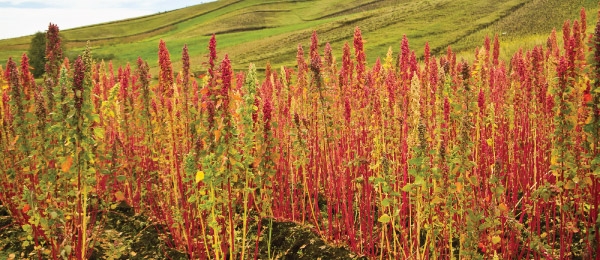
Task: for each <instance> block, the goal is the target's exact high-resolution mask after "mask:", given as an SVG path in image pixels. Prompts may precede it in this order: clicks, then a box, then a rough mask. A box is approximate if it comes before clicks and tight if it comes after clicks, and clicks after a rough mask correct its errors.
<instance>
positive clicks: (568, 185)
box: [565, 180, 575, 190]
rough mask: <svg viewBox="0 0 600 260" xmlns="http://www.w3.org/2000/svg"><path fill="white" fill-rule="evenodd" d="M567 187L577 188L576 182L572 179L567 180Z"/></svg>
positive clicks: (569, 188)
mask: <svg viewBox="0 0 600 260" xmlns="http://www.w3.org/2000/svg"><path fill="white" fill-rule="evenodd" d="M565 189H566V190H572V189H575V182H573V181H572V180H569V181H567V183H565Z"/></svg>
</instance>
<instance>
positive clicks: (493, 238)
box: [492, 236, 502, 245]
mask: <svg viewBox="0 0 600 260" xmlns="http://www.w3.org/2000/svg"><path fill="white" fill-rule="evenodd" d="M500 241H502V239H501V238H500V236H493V237H492V243H493V244H494V245H495V244H498V243H500Z"/></svg>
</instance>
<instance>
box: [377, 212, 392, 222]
mask: <svg viewBox="0 0 600 260" xmlns="http://www.w3.org/2000/svg"><path fill="white" fill-rule="evenodd" d="M390 220H392V218H391V217H390V216H389V215H388V214H383V215H381V217H379V219H377V221H379V222H381V223H384V224H385V223H388V222H390Z"/></svg>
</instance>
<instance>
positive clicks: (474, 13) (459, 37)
mask: <svg viewBox="0 0 600 260" xmlns="http://www.w3.org/2000/svg"><path fill="white" fill-rule="evenodd" d="M581 7H585V8H586V10H588V29H589V30H590V32H591V29H593V26H594V24H595V21H596V18H597V15H596V12H597V10H598V2H597V1H592V0H570V1H565V0H371V1H367V0H360V1H358V0H295V1H294V0H221V1H216V2H211V3H206V4H200V5H196V6H191V7H187V8H182V9H177V10H174V11H170V12H164V13H159V14H155V15H150V16H144V17H138V18H132V19H127V20H122V21H115V22H109V23H102V24H97V25H92V26H86V27H80V28H75V29H70V30H64V31H61V33H62V35H63V36H64V39H65V41H64V42H65V44H66V48H67V55H68V56H70V57H74V56H75V55H77V54H78V53H80V52H81V51H82V50H83V48H84V46H85V44H86V42H87V41H89V42H90V44H91V46H92V49H93V55H95V56H96V57H99V58H111V59H113V63H114V64H115V66H119V65H124V64H126V63H127V62H131V63H133V62H135V59H136V58H137V57H138V56H141V57H142V58H143V59H145V60H147V61H148V63H149V64H150V65H151V66H154V67H156V61H157V52H158V42H159V39H161V38H162V39H164V40H165V41H166V43H167V46H168V48H169V50H170V53H171V59H172V60H173V63H174V64H175V66H176V68H175V69H176V70H177V69H178V68H177V66H178V64H179V60H180V55H181V49H182V47H183V45H184V44H188V48H189V51H190V55H191V56H192V61H191V62H192V70H193V71H203V70H204V68H203V65H202V64H203V62H205V61H206V57H205V54H206V53H207V44H208V39H209V37H210V35H211V34H213V33H215V34H216V35H217V50H218V52H219V57H223V55H224V54H225V53H228V54H229V55H230V57H231V59H232V61H233V62H234V63H233V66H234V69H245V68H246V66H247V65H248V64H249V63H251V62H252V63H256V64H257V66H258V67H264V65H265V64H266V63H267V61H270V62H271V64H272V65H273V66H280V65H287V66H293V65H294V64H295V56H296V50H297V46H298V44H299V43H300V44H302V45H303V46H305V48H308V45H309V43H310V36H311V32H312V31H313V30H316V31H317V33H318V35H319V42H320V43H323V46H324V44H325V42H330V43H331V45H332V47H333V49H334V51H335V52H334V54H335V55H336V56H337V57H340V56H341V49H342V46H343V44H344V42H351V41H352V37H353V33H354V27H356V26H359V27H360V28H361V30H362V32H363V38H364V39H365V41H367V44H365V46H366V51H367V57H368V59H369V62H373V61H374V59H375V58H376V57H379V56H384V55H385V54H386V52H387V50H388V48H389V47H392V48H393V50H394V51H395V52H397V51H398V49H399V42H400V40H401V39H402V36H403V35H404V34H406V35H407V36H408V39H409V42H410V45H411V46H412V47H413V48H414V49H417V50H422V49H423V46H424V44H425V42H429V44H430V46H431V49H432V50H433V52H434V54H435V53H440V52H443V51H445V49H446V47H447V46H448V45H451V46H452V48H453V49H454V50H455V51H458V52H460V51H467V52H472V51H473V49H474V48H475V46H480V45H481V44H482V42H483V37H485V35H489V36H490V37H492V36H493V35H494V34H498V35H499V36H500V40H501V45H502V46H503V51H504V54H505V55H508V53H512V52H514V51H515V50H516V49H518V48H519V47H521V46H524V47H525V48H528V47H531V46H533V45H535V44H544V43H545V41H546V39H547V35H548V34H549V33H550V31H551V30H552V28H557V30H558V31H560V28H562V25H563V22H564V21H565V20H567V19H571V20H572V19H576V18H578V16H579V10H580V8H581ZM59 27H60V24H59ZM31 38H32V36H26V37H20V38H13V39H7V40H0V63H1V64H5V63H6V60H7V59H8V57H9V56H12V57H18V56H20V55H21V54H22V53H23V52H26V51H27V50H28V48H29V42H30V41H31ZM306 51H308V50H306ZM418 54H419V53H418ZM504 58H507V57H506V56H505V57H504ZM338 59H339V58H338Z"/></svg>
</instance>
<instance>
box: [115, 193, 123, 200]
mask: <svg viewBox="0 0 600 260" xmlns="http://www.w3.org/2000/svg"><path fill="white" fill-rule="evenodd" d="M115 199H117V201H123V200H125V194H123V192H122V191H117V192H115Z"/></svg>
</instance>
